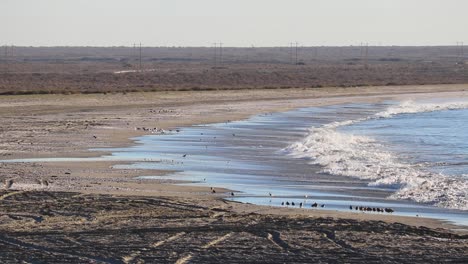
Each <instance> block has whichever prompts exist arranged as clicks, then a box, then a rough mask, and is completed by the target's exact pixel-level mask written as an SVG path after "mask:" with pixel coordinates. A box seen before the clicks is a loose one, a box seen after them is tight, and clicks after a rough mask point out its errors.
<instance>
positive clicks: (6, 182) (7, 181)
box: [5, 179, 13, 190]
mask: <svg viewBox="0 0 468 264" xmlns="http://www.w3.org/2000/svg"><path fill="white" fill-rule="evenodd" d="M12 185H13V180H12V179H6V180H5V189H7V190H8V189H10V188H11V186H12Z"/></svg>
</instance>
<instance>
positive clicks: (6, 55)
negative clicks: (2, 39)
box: [4, 45, 8, 73]
mask: <svg viewBox="0 0 468 264" xmlns="http://www.w3.org/2000/svg"><path fill="white" fill-rule="evenodd" d="M7 59H8V45H5V57H4V64H5V67H4V72H5V73H7V71H8V62H7Z"/></svg>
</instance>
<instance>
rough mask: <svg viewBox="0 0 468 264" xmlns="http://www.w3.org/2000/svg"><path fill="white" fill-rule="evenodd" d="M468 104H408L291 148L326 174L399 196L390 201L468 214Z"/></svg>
mask: <svg viewBox="0 0 468 264" xmlns="http://www.w3.org/2000/svg"><path fill="white" fill-rule="evenodd" d="M467 108H468V100H460V99H459V100H445V101H443V100H438V101H430V102H427V101H426V102H413V101H407V102H402V103H396V104H391V105H390V106H389V107H388V108H386V109H383V110H382V111H380V112H377V113H375V114H371V115H369V116H364V117H360V118H357V119H350V120H343V121H338V122H332V123H329V124H325V125H322V126H318V127H312V128H310V131H309V133H308V135H307V136H306V137H305V138H304V139H302V140H299V141H297V142H295V143H293V144H291V145H290V146H288V147H287V148H286V150H287V152H288V153H289V154H290V155H292V156H294V157H298V158H305V159H308V160H309V162H310V164H313V165H320V166H321V168H322V169H321V170H322V172H323V173H328V174H330V175H342V176H349V177H354V178H360V179H364V180H367V181H369V183H368V184H369V186H374V187H386V188H391V189H393V190H394V192H393V194H392V195H390V196H389V198H391V199H398V200H411V201H415V202H419V203H424V204H429V205H434V206H438V207H445V208H452V209H460V210H468V109H467Z"/></svg>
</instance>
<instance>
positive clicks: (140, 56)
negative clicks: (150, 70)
mask: <svg viewBox="0 0 468 264" xmlns="http://www.w3.org/2000/svg"><path fill="white" fill-rule="evenodd" d="M140 72H141V42H140Z"/></svg>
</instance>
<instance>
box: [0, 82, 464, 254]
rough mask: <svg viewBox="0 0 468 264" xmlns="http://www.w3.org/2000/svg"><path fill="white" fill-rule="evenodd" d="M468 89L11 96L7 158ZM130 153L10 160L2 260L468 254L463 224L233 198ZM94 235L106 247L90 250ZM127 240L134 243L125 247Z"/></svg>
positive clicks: (5, 114)
mask: <svg viewBox="0 0 468 264" xmlns="http://www.w3.org/2000/svg"><path fill="white" fill-rule="evenodd" d="M467 89H468V85H424V86H382V87H358V88H320V89H272V90H248V91H236V90H233V91H198V92H190V91H186V92H138V93H126V94H122V93H115V94H89V95H82V94H78V95H21V96H1V97H0V116H1V119H0V122H1V128H2V133H1V134H0V146H1V148H0V157H1V159H2V160H11V159H29V158H85V157H99V156H101V155H104V154H108V153H106V152H103V151H90V150H89V149H96V148H109V147H126V146H131V145H133V144H135V142H134V140H133V139H134V138H135V137H137V136H142V135H146V134H161V133H165V132H167V131H169V130H175V129H178V128H180V127H186V126H191V125H197V124H208V123H217V122H228V121H233V120H240V119H245V118H247V117H249V116H252V115H256V114H262V113H270V112H282V111H287V110H291V109H296V108H301V107H311V106H325V105H334V104H344V103H365V102H380V101H383V100H397V101H401V100H409V99H424V98H427V99H430V98H434V97H437V98H442V97H447V98H448V97H465V98H466V97H467V96H468V92H467ZM121 163H122V162H111V161H94V162H90V161H83V162H41V163H39V162H28V163H5V162H3V163H0V180H1V182H2V184H3V185H2V187H3V189H4V190H2V191H1V192H0V200H1V201H2V203H1V205H0V206H1V211H0V230H2V235H1V236H0V244H1V246H2V247H6V248H8V250H7V251H2V253H0V259H4V260H6V261H7V262H8V261H11V262H15V261H20V260H25V261H33V260H34V259H48V260H49V261H50V262H53V261H55V260H57V259H59V258H62V259H63V258H67V259H69V261H84V262H107V263H143V262H157V261H158V258H159V260H162V259H164V260H166V261H170V262H171V261H172V262H176V263H187V262H194V263H195V262H201V261H205V262H207V261H211V262H218V261H221V260H228V261H231V262H236V261H240V260H241V259H242V256H245V255H246V252H247V251H249V250H252V249H255V250H256V252H257V254H256V255H255V256H253V255H252V256H249V257H248V258H247V261H248V262H249V261H250V262H254V261H257V262H258V261H264V262H268V261H267V260H268V258H270V257H275V258H277V259H278V261H280V262H284V261H295V262H308V261H312V260H313V259H314V258H312V256H315V259H316V260H322V261H325V262H327V259H328V260H329V261H331V260H332V259H333V258H336V257H337V256H339V259H341V260H343V261H344V260H346V261H347V262H357V261H363V260H366V261H368V262H379V263H386V262H388V263H391V262H405V261H408V262H414V261H420V262H426V261H427V262H443V261H450V260H453V261H461V262H463V260H466V259H467V258H468V255H467V253H466V252H467V250H468V237H467V234H468V232H467V230H466V229H464V227H459V226H455V225H453V224H450V223H445V222H442V221H437V220H432V219H427V218H416V217H401V216H394V215H378V214H357V213H346V212H338V211H331V210H328V211H325V210H322V211H320V210H304V209H290V208H276V207H275V208H273V207H268V206H258V205H249V204H241V203H237V202H229V201H225V200H223V199H222V198H223V197H226V196H228V195H229V193H230V190H227V189H217V192H216V194H213V193H212V191H211V189H210V188H206V187H200V186H198V187H197V186H181V185H174V183H178V182H175V181H172V180H162V179H161V180H152V181H145V180H141V179H137V178H136V177H137V176H145V175H165V174H166V173H167V171H165V170H143V169H116V168H113V166H114V165H115V164H121ZM7 183H12V184H11V186H7V185H8V184H7ZM119 232H123V233H125V234H126V235H121V236H119ZM123 233H122V234H123ZM101 236H104V237H106V241H112V242H104V239H100V237H101ZM95 242H97V243H99V245H100V246H99V247H96V248H94V249H91V248H92V244H93V243H95ZM106 243H110V244H106ZM129 244H132V245H134V246H132V247H131V248H130V247H126V248H125V249H122V250H117V248H122V247H123V246H124V245H129ZM110 248H114V249H110ZM106 250H107V251H106ZM25 251H29V252H31V255H30V256H28V258H29V259H27V258H26V257H24V256H20V255H18V253H20V252H25ZM76 252H88V253H86V254H78V253H76ZM317 252H319V253H317ZM306 260H307V261H306ZM335 260H336V259H335Z"/></svg>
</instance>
